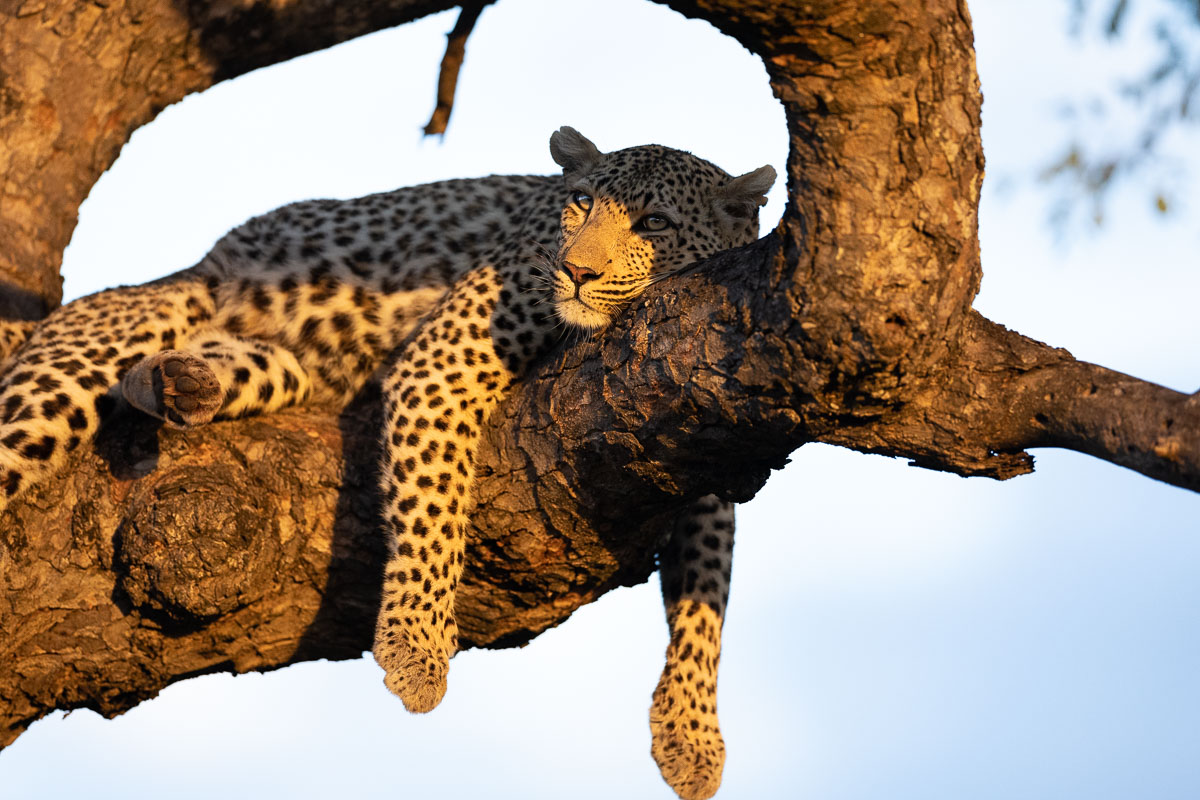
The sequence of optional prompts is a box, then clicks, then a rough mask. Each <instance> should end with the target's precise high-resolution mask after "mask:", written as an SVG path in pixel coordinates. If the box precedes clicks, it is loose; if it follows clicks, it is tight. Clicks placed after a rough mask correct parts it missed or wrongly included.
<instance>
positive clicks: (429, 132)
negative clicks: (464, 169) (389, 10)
mask: <svg viewBox="0 0 1200 800" xmlns="http://www.w3.org/2000/svg"><path fill="white" fill-rule="evenodd" d="M494 2H495V0H485V2H479V3H466V4H464V5H463V7H462V10H461V11H459V13H458V21H457V22H455V23H454V28H453V30H451V31H450V33H449V34H447V35H446V54H445V55H443V56H442V66H441V69H440V70H439V72H438V85H437V105H436V106H434V108H433V115H432V116H431V117H430V118H429V122H428V123H427V124H426V125H425V129H424V130H425V135H426V136H435V135H441V134H444V133H445V132H446V124H447V123H448V122H450V112H451V111H453V110H454V90H455V89H456V88H457V87H458V71H459V70H460V69H462V63H463V56H465V55H466V52H467V38H468V37H470V35H471V31H473V30H474V29H475V21H476V20H477V19H479V14H480V12H482V11H483V9H484V7H485V6H490V5H491V4H492V3H494Z"/></svg>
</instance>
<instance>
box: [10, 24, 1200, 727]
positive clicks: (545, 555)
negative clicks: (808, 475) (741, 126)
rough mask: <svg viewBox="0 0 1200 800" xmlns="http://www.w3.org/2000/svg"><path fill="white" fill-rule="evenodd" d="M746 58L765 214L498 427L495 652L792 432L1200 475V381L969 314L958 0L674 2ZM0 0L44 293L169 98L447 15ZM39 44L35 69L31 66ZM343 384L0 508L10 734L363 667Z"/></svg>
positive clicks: (756, 474)
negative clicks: (1169, 384)
mask: <svg viewBox="0 0 1200 800" xmlns="http://www.w3.org/2000/svg"><path fill="white" fill-rule="evenodd" d="M669 5H671V6H672V7H673V8H676V9H677V10H679V11H681V12H683V13H684V14H687V15H690V16H697V17H701V18H704V19H707V20H709V21H710V22H712V23H713V24H714V25H716V26H717V27H719V28H720V29H722V30H724V31H725V32H727V33H729V34H730V35H733V36H736V37H737V38H738V39H739V41H741V42H742V43H743V44H745V45H746V46H747V47H749V48H750V49H751V50H753V51H754V52H756V53H757V54H759V55H760V56H761V57H762V58H763V59H764V62H765V63H766V65H767V68H768V71H769V74H770V76H771V82H772V86H773V87H774V90H775V92H776V94H777V96H778V97H779V98H780V100H781V101H782V102H783V104H784V106H785V108H786V111H787V122H788V127H789V132H790V134H791V144H792V147H791V154H790V157H789V162H788V176H787V179H788V187H789V195H790V198H791V202H790V204H789V207H788V210H787V212H786V213H785V216H784V219H783V221H782V223H781V224H780V227H779V229H778V230H777V231H775V232H774V233H773V234H771V235H769V236H768V237H767V238H765V239H764V240H762V241H760V242H759V243H757V244H756V245H753V246H751V247H748V248H743V249H742V250H740V251H736V252H731V253H726V254H723V255H721V256H719V257H718V258H716V259H713V260H712V261H710V262H709V263H707V264H705V265H702V267H701V268H699V269H697V270H695V271H694V272H693V273H692V274H691V275H689V276H688V277H687V278H684V279H680V280H675V281H670V282H667V283H664V284H660V285H659V286H658V287H656V288H655V289H654V290H653V291H651V292H650V293H649V294H648V296H647V299H646V302H645V303H644V304H641V305H640V306H639V308H638V309H637V311H636V313H634V314H632V315H631V316H630V317H629V318H627V319H626V320H625V321H624V322H623V323H622V324H621V325H620V326H618V328H617V329H615V330H614V331H613V332H612V333H611V334H609V335H606V336H604V337H601V339H600V340H599V341H597V342H594V343H590V344H583V345H578V346H575V347H573V348H571V349H568V350H566V351H564V352H561V353H558V354H557V355H556V356H555V357H553V358H551V359H549V360H548V361H547V362H546V363H545V364H544V365H543V366H542V367H541V368H540V370H539V371H538V373H537V374H536V375H535V376H533V377H532V379H531V380H529V381H528V382H527V383H526V384H525V385H523V386H522V387H521V388H520V389H519V390H518V391H517V392H516V393H515V394H514V396H513V397H511V398H510V399H509V401H508V402H506V403H505V405H504V406H503V407H502V408H501V409H500V411H499V412H498V413H497V414H496V415H495V417H494V419H493V421H492V424H491V425H490V429H489V432H488V433H487V436H486V438H485V441H484V442H483V445H482V448H481V451H480V467H481V468H480V480H479V486H478V490H477V508H476V510H475V512H474V515H473V519H474V520H475V524H476V529H475V531H474V532H473V533H472V536H474V544H473V545H472V547H471V549H470V551H469V552H470V557H469V562H468V571H467V578H466V581H465V584H464V586H463V588H462V596H461V598H460V601H459V607H458V616H459V624H460V628H461V629H462V632H463V635H464V639H465V640H466V641H467V642H468V643H470V644H473V645H481V646H510V645H515V644H519V643H521V642H524V641H526V640H528V639H529V638H530V637H532V636H534V635H536V634H537V633H538V632H540V631H542V630H544V629H545V628H547V627H549V626H551V625H554V624H557V623H558V622H561V621H562V620H563V619H565V618H566V617H567V616H568V615H569V614H570V613H571V612H572V611H573V610H574V609H575V608H577V607H579V606H580V605H581V604H583V603H587V602H590V601H591V600H593V599H595V598H596V597H598V596H599V595H601V594H602V593H603V592H605V591H607V590H608V589H610V588H612V587H613V586H616V585H619V584H626V583H635V582H638V581H641V580H644V579H645V578H646V576H647V575H648V574H649V573H650V572H651V571H652V569H653V558H654V544H655V541H656V539H657V538H658V536H659V534H660V532H661V531H662V530H663V520H664V519H666V518H668V517H669V515H671V514H672V513H673V511H674V510H675V509H676V508H677V507H678V506H679V505H680V504H681V503H682V501H683V498H687V497H690V496H694V495H696V494H698V493H701V492H709V491H718V492H721V493H724V494H725V495H727V496H729V497H731V498H733V499H746V498H748V497H750V496H752V495H753V494H754V492H755V491H756V490H757V489H758V488H759V487H760V486H761V485H762V483H763V481H765V479H766V476H767V474H768V472H769V470H770V469H771V468H775V467H779V466H781V465H782V464H783V462H784V461H785V459H786V458H787V457H788V455H789V454H790V453H791V452H792V451H793V450H794V449H795V448H796V447H798V446H800V445H801V444H803V443H805V442H807V441H824V442H831V443H836V444H841V445H844V446H847V447H852V448H855V449H858V450H863V451H868V452H878V453H885V454H889V455H898V456H906V457H909V458H911V459H912V460H913V461H914V462H916V463H917V464H920V465H922V466H928V467H932V468H936V469H943V470H950V471H953V472H957V473H959V474H963V475H987V476H991V477H996V478H1006V477H1009V476H1012V475H1016V474H1020V473H1023V472H1028V471H1030V470H1031V469H1032V461H1031V459H1030V457H1029V456H1028V455H1027V454H1026V453H1025V452H1024V449H1025V448H1027V447H1032V446H1047V445H1054V446H1062V447H1070V448H1073V449H1077V450H1081V451H1083V452H1088V453H1091V454H1093V455H1096V456H1098V457H1101V458H1105V459H1108V460H1111V461H1113V462H1115V463H1119V464H1123V465H1125V466H1128V467H1130V468H1132V469H1136V470H1138V471H1141V472H1143V473H1145V474H1147V475H1151V476H1153V477H1156V478H1158V479H1160V480H1165V481H1169V482H1171V483H1174V484H1177V485H1180V486H1184V487H1187V488H1190V489H1193V490H1197V489H1200V400H1198V398H1197V396H1196V395H1191V396H1188V395H1181V394H1179V393H1176V392H1172V391H1170V390H1167V389H1163V388H1161V387H1158V386H1154V385H1151V384H1147V383H1145V382H1142V381H1139V380H1136V379H1134V378H1130V377H1127V376H1124V375H1120V374H1117V373H1113V372H1111V371H1109V370H1105V369H1103V368H1101V367H1097V366H1093V365H1090V364H1084V363H1080V362H1077V361H1075V360H1074V359H1073V358H1072V357H1071V356H1070V354H1069V353H1066V352H1065V351H1063V350H1057V349H1054V348H1051V347H1048V346H1046V345H1043V344H1040V343H1038V342H1034V341H1031V340H1029V339H1027V338H1025V337H1022V336H1020V335H1019V334H1017V333H1013V332H1011V331H1008V330H1006V329H1004V328H1003V327H1002V326H1000V325H997V324H994V323H992V322H989V321H987V320H985V319H983V318H981V317H980V316H979V315H978V314H977V313H976V312H974V311H973V310H972V308H971V302H972V299H973V297H974V295H975V292H976V289H977V287H978V284H979V278H980V264H979V250H978V242H977V238H976V210H977V205H978V199H979V189H980V183H981V180H982V175H983V173H982V161H983V158H982V150H981V145H980V140H979V109H980V94H979V88H978V85H977V79H976V75H975V71H974V62H973V52H972V39H971V28H970V20H969V18H968V15H967V12H966V9H965V6H964V5H963V4H961V3H957V2H954V1H953V0H921V1H920V2H918V0H896V1H895V2H883V3H875V4H862V3H852V2H847V0H818V1H816V2H809V3H804V4H779V3H768V2H757V1H756V0H725V1H724V2H717V1H716V0H712V1H711V2H700V1H697V2H685V1H684V0H672V2H670V3H669ZM448 6H449V4H448V3H432V2H424V3H422V2H361V3H350V4H336V3H333V2H325V1H324V0H317V1H315V2H307V1H306V0H296V2H293V3H290V4H278V3H271V4H267V3H255V2H250V1H249V0H247V2H244V3H238V4H224V3H207V2H191V3H188V4H186V5H183V4H179V5H176V4H171V3H167V2H162V1H161V0H141V1H140V2H136V3H135V2H125V3H118V2H113V3H111V4H107V5H100V4H96V5H88V4H79V3H64V2H60V3H55V2H48V1H47V2H41V0H25V2H23V3H22V2H3V0H0V13H2V16H0V64H3V65H4V66H3V70H4V73H5V74H4V75H2V76H0V131H2V132H3V135H4V137H5V141H6V147H5V149H4V150H3V152H2V153H0V159H3V161H2V162H0V163H3V164H4V167H5V170H6V179H5V184H4V194H3V196H2V197H0V203H2V205H0V273H2V274H3V277H4V280H6V281H7V282H8V283H7V286H6V291H7V295H6V296H7V298H8V299H7V302H8V303H9V305H8V306H7V308H8V309H9V311H10V314H11V315H24V316H36V315H37V314H39V313H41V312H42V311H44V309H45V308H48V307H51V306H52V305H53V304H54V303H55V302H57V300H58V291H59V289H58V282H57V265H58V258H59V255H60V253H61V249H62V247H63V245H65V243H66V240H67V238H68V237H69V235H70V231H71V227H72V225H73V222H74V215H75V212H76V209H77V206H78V203H79V201H80V200H81V199H82V197H83V195H84V194H85V193H86V191H87V189H88V187H89V186H90V184H91V182H92V181H93V180H94V179H95V178H96V177H97V176H98V175H99V173H100V172H101V171H102V170H103V169H104V168H105V167H107V166H108V164H109V163H111V161H112V159H113V158H114V157H115V155H116V152H117V150H118V149H119V147H120V145H121V143H123V142H124V141H125V139H126V138H127V137H128V135H129V134H130V132H132V130H133V129H134V128H136V127H137V126H138V125H140V124H142V123H144V122H145V121H147V120H148V119H150V118H151V117H152V116H153V114H154V112H155V111H156V110H157V109H159V108H161V107H162V106H163V105H165V104H166V103H169V102H172V101H174V100H176V99H178V98H180V97H182V96H183V94H185V93H186V92H188V91H195V90H197V89H201V88H204V87H206V86H208V85H209V84H211V83H212V82H214V81H216V80H220V79H222V78H225V77H230V76H232V75H236V74H239V73H241V72H244V71H246V70H248V69H251V68H254V67H256V66H261V65H264V64H268V63H272V62H274V61H279V60H282V59H285V58H289V57H291V56H293V55H296V54H298V53H301V52H305V51H307V50H311V49H315V48H318V47H323V46H326V45H329V44H332V43H334V42H335V41H340V40H342V39H345V38H348V37H350V36H353V35H356V34H359V33H363V32H366V31H368V30H373V29H375V28H379V27H384V26H386V25H391V24H396V23H397V22H401V21H404V20H406V19H411V18H414V17H416V16H418V15H420V14H423V13H427V12H429V11H432V10H436V9H440V8H445V7H448ZM52 64H53V65H54V68H53V69H52V68H51V66H50V65H52ZM374 407H375V405H374V404H373V403H372V402H371V398H364V399H363V401H362V403H361V404H360V405H358V406H357V407H356V409H355V410H352V411H351V412H348V413H346V414H344V415H343V416H342V417H341V418H340V419H333V418H331V417H330V416H328V415H322V414H321V413H319V412H316V411H307V412H292V413H287V414H278V415H275V416H272V417H266V418H261V419H254V420H249V421H245V422H241V423H236V424H233V423H222V424H217V425H213V426H211V427H210V428H208V429H205V430H198V431H194V432H189V433H187V434H179V433H167V432H160V431H158V430H156V429H155V428H153V427H152V426H149V425H148V424H147V423H145V422H144V421H139V420H136V419H134V418H132V417H130V418H126V419H121V420H118V421H117V422H116V423H115V424H113V425H111V426H110V427H109V429H108V430H107V431H106V432H105V433H104V435H103V437H102V439H101V441H100V443H99V446H98V448H97V449H96V452H95V453H91V454H86V455H84V456H82V457H81V458H80V460H79V462H78V463H77V464H76V465H75V467H74V468H73V470H72V471H71V472H70V473H69V474H67V475H64V476H62V478H61V479H60V480H58V481H56V482H54V483H52V484H51V485H48V486H45V487H42V488H41V489H39V490H37V491H36V492H34V493H33V494H32V495H31V496H29V497H28V498H26V499H25V500H24V501H23V502H21V503H18V504H17V505H16V506H15V507H14V508H13V509H11V510H10V512H9V513H8V515H7V516H6V517H5V518H4V519H3V521H0V664H3V665H4V666H3V667H0V744H3V743H6V742H8V741H11V740H12V739H13V738H15V736H16V735H17V734H19V732H20V731H21V730H23V729H24V727H26V726H27V725H28V724H29V723H30V722H31V721H33V720H34V719H37V718H38V717H40V716H42V715H44V714H46V713H48V712H49V711H50V710H52V709H54V708H73V707H81V706H86V707H90V708H95V709H97V710H99V711H101V712H102V713H105V714H116V713H119V712H120V711H122V710H124V709H127V708H129V707H130V706H132V705H134V704H136V703H137V702H140V701H141V700H143V699H146V698H148V697H151V696H153V695H154V694H155V693H156V692H157V691H158V690H159V689H161V688H162V687H164V686H165V685H166V684H168V683H170V682H171V681H174V680H178V679H180V678H184V677H189V676H191V675H195V674H199V673H203V672H211V671H214V670H234V671H244V670H253V669H271V668H275V667H278V666H282V665H284V664H287V663H291V662H295V661H298V660H304V659H312V658H349V657H356V656H358V655H359V654H360V653H361V652H362V651H363V650H364V649H366V648H367V647H368V645H369V643H370V638H371V630H372V623H373V617H374V608H375V601H376V596H377V592H378V574H379V559H380V556H381V547H380V544H379V542H378V539H377V537H376V536H375V535H374V530H375V501H374V494H373V489H372V486H373V484H374V481H373V478H372V476H371V472H372V469H373V466H372V465H373V464H374V463H375V451H374V446H373V444H372V441H373V437H374V430H375V423H374V422H373V419H372V413H371V411H370V409H372V408H374Z"/></svg>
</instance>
